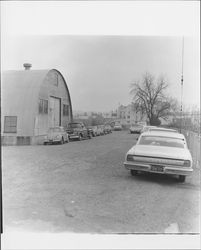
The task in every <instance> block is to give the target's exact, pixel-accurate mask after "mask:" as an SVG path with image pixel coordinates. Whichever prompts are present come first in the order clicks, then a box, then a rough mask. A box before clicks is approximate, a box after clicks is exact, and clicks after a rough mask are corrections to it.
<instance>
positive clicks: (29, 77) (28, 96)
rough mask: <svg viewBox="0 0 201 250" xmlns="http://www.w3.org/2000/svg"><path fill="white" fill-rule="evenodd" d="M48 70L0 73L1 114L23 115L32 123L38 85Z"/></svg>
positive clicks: (36, 104) (36, 105)
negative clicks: (0, 77) (0, 78)
mask: <svg viewBox="0 0 201 250" xmlns="http://www.w3.org/2000/svg"><path fill="white" fill-rule="evenodd" d="M49 71H50V70H23V71H16V70H9V71H4V72H3V73H2V81H1V83H2V84H1V93H2V114H3V115H11V116H12V115H13V116H15V115H17V116H18V115H23V117H24V119H26V120H27V121H26V122H27V123H33V121H32V119H33V114H35V112H36V111H37V108H38V96H39V90H40V86H41V84H42V82H43V80H44V79H45V77H46V75H47V73H48V72H49Z"/></svg>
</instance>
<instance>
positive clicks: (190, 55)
mask: <svg viewBox="0 0 201 250" xmlns="http://www.w3.org/2000/svg"><path fill="white" fill-rule="evenodd" d="M97 5H98V6H97ZM97 5H96V4H95V3H91V2H87V3H86V2H85V4H84V3H83V2H80V3H79V4H78V3H72V2H71V3H69V4H67V3H66V2H60V4H56V3H55V2H54V1H53V2H46V3H45V2H42V3H40V2H35V3H32V4H27V3H18V4H16V3H15V4H9V3H8V4H5V3H4V5H3V6H2V7H3V8H2V9H3V10H2V34H3V36H2V37H3V38H2V56H1V66H2V70H8V69H14V70H23V63H25V62H29V63H31V64H32V70H34V69H52V68H56V69H57V70H59V71H60V72H61V73H62V75H63V76H64V78H65V80H66V82H67V85H68V88H69V91H70V95H71V99H72V106H73V110H76V111H78V110H80V111H99V112H107V111H111V110H115V109H117V107H118V105H119V104H123V105H127V104H129V103H131V101H132V96H131V95H130V85H131V83H133V82H135V81H137V80H140V79H141V78H142V76H143V74H145V73H146V72H149V73H151V74H153V75H154V76H155V78H156V79H157V78H158V77H160V76H161V75H163V76H164V77H165V79H166V81H167V83H168V84H169V88H168V93H167V94H168V95H170V96H172V97H175V98H177V99H178V101H180V98H181V71H182V37H183V36H184V61H183V62H184V68H183V69H184V74H183V75H184V86H183V104H184V105H185V106H186V107H188V106H192V105H196V106H199V102H200V75H199V72H200V71H199V70H200V51H199V46H200V44H199V31H198V28H199V25H198V23H197V22H198V19H199V18H198V12H197V8H196V6H194V5H188V4H187V5H186V3H185V2H184V3H183V4H182V5H181V4H180V5H178V6H177V5H174V8H172V6H171V5H170V4H168V5H166V6H165V5H160V4H159V3H158V5H156V6H155V8H153V5H150V6H148V7H147V5H146V7H145V6H144V5H143V4H141V5H139V3H137V4H134V5H133V3H132V2H129V3H127V5H123V4H122V5H119V3H117V4H116V5H114V4H113V5H107V4H106V3H102V4H100V3H97ZM148 5H149V4H148ZM97 8H98V9H97ZM137 10H138V11H137ZM159 10H160V11H159ZM177 10H179V13H180V16H179V15H178V12H177ZM148 11H149V12H148ZM151 11H154V12H153V13H152V15H151V14H150V12H151ZM169 12H171V17H172V18H171V19H170V18H169V20H168V21H166V19H167V18H168V13H169ZM139 13H141V15H139ZM132 14H135V15H134V16H135V17H133V15H132ZM153 14H154V15H153ZM136 16H137V20H136ZM145 16H146V17H147V18H148V19H149V17H151V18H150V19H149V20H148V21H147V20H146V18H145ZM155 16H156V17H157V18H158V19H159V20H157V18H155ZM78 17H79V18H78ZM120 17H121V18H120ZM128 17H129V18H128ZM162 17H163V19H161V18H162ZM179 17H180V18H179ZM119 19H120V21H119ZM100 20H101V22H100ZM123 20H124V21H123ZM172 20H174V22H173V23H172ZM106 21H107V22H106ZM136 21H137V23H138V25H136ZM182 21H183V22H182ZM115 22H116V23H115ZM159 23H161V24H160V25H158V24H159ZM131 24H132V25H131ZM145 24H146V25H145ZM169 25H170V27H169ZM171 25H174V26H171ZM147 26H148V27H147ZM108 27H109V28H108ZM139 27H140V29H139ZM145 27H146V28H145ZM175 27H176V29H174V28H175ZM147 28H148V29H147ZM164 28H165V29H164ZM125 30H126V31H125ZM164 31H165V32H164Z"/></svg>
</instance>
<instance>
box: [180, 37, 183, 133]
mask: <svg viewBox="0 0 201 250" xmlns="http://www.w3.org/2000/svg"><path fill="white" fill-rule="evenodd" d="M183 83H184V37H182V67H181V108H180V133H181V129H182V119H183Z"/></svg>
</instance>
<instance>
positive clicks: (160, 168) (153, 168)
mask: <svg viewBox="0 0 201 250" xmlns="http://www.w3.org/2000/svg"><path fill="white" fill-rule="evenodd" d="M163 169H164V168H163V166H159V165H151V171H155V172H163Z"/></svg>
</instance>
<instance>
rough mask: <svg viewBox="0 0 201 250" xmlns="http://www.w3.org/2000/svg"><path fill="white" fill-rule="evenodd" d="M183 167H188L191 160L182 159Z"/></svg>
mask: <svg viewBox="0 0 201 250" xmlns="http://www.w3.org/2000/svg"><path fill="white" fill-rule="evenodd" d="M183 166H184V167H190V166H191V162H190V161H189V160H187V161H184V165H183Z"/></svg>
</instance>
